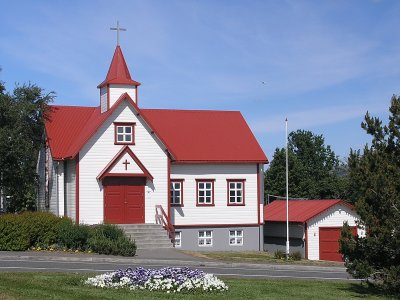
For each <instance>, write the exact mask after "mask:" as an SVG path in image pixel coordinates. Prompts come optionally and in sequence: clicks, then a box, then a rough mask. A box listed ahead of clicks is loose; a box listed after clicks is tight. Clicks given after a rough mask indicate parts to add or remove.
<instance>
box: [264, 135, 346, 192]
mask: <svg viewBox="0 0 400 300" xmlns="http://www.w3.org/2000/svg"><path fill="white" fill-rule="evenodd" d="M285 151H286V150H285V148H281V149H279V148H277V149H276V150H275V153H274V158H273V160H272V162H271V165H270V167H269V169H268V170H267V171H266V172H265V191H266V193H268V194H272V195H279V196H283V195H286V173H285V172H286V152H285ZM288 162H289V195H290V197H292V198H309V199H327V198H339V197H341V196H342V195H343V193H344V191H345V185H346V176H345V175H343V173H346V172H345V168H344V167H343V166H342V165H341V164H340V161H339V159H338V157H337V156H336V155H335V153H334V152H333V151H332V150H331V147H330V146H329V145H328V146H326V145H325V140H324V138H323V136H322V135H314V134H313V133H312V132H311V131H304V130H297V131H296V132H291V133H290V134H289V137H288Z"/></svg>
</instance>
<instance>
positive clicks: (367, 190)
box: [340, 96, 400, 294]
mask: <svg viewBox="0 0 400 300" xmlns="http://www.w3.org/2000/svg"><path fill="white" fill-rule="evenodd" d="M389 111H390V116H389V124H388V125H384V126H383V125H382V122H381V120H380V119H378V118H376V117H371V116H370V115H369V113H368V112H367V114H366V116H365V120H364V122H363V123H362V124H361V127H362V128H363V129H364V130H365V131H366V132H367V133H368V134H369V135H371V136H372V143H371V146H369V145H368V144H367V145H366V146H365V147H364V151H363V153H362V154H361V153H360V151H351V153H350V156H349V160H348V162H349V180H350V184H349V199H350V200H351V201H352V202H353V203H355V208H356V211H357V213H358V214H359V215H360V218H361V221H360V222H359V226H363V227H364V228H366V229H367V235H366V237H353V236H351V235H349V234H348V232H347V231H348V229H347V228H346V226H345V228H344V230H343V232H342V238H341V240H340V245H341V252H342V253H343V254H344V255H345V256H346V257H347V259H348V262H347V263H346V266H347V270H348V272H349V273H350V274H352V275H353V276H354V277H356V278H368V279H370V280H369V282H370V283H372V284H374V285H376V286H380V287H382V288H384V289H385V290H386V291H389V292H393V293H397V294H400V98H399V97H398V96H393V97H392V99H391V106H390V108H389ZM371 279H372V280H371Z"/></svg>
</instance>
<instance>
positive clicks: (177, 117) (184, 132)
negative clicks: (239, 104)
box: [46, 94, 268, 163]
mask: <svg viewBox="0 0 400 300" xmlns="http://www.w3.org/2000/svg"><path fill="white" fill-rule="evenodd" d="M125 100H127V101H128V102H129V103H131V105H132V106H133V107H134V108H135V110H137V112H138V114H139V115H141V116H142V118H143V119H144V121H145V122H146V123H148V125H149V126H150V127H151V128H152V129H153V130H154V132H155V133H156V135H157V136H158V137H159V138H160V140H161V141H162V142H163V143H164V145H165V146H166V147H167V148H168V149H169V151H170V152H171V153H172V154H173V156H174V159H175V160H176V161H178V162H194V163H196V162H262V163H267V162H268V159H267V157H266V156H265V154H264V152H263V151H262V149H261V147H260V145H259V144H258V142H257V140H256V138H255V137H254V135H253V133H252V132H251V130H250V128H249V127H248V125H247V123H246V121H245V120H244V119H243V116H242V115H241V113H240V112H233V111H198V110H197V111H196V110H161V109H139V108H138V107H137V106H136V104H135V103H134V102H133V101H132V99H130V98H129V96H128V95H127V94H124V95H122V96H121V97H120V99H119V100H118V101H117V103H116V104H114V105H113V107H112V108H111V109H110V110H108V111H107V112H105V113H103V114H102V113H101V112H100V108H99V107H71V106H51V111H50V113H49V121H48V122H46V133H47V137H48V142H49V145H50V149H51V152H52V155H53V157H54V158H55V159H64V158H71V157H73V156H75V155H76V154H77V153H78V152H79V151H80V149H81V148H82V147H83V146H84V144H85V143H86V142H87V140H88V139H89V138H90V137H91V136H92V135H93V134H94V133H95V132H96V131H97V130H98V128H99V127H100V125H101V124H103V122H104V121H105V120H106V119H107V118H108V117H109V116H110V115H111V113H112V112H113V111H114V110H115V108H116V107H118V106H119V105H120V103H122V102H123V101H125Z"/></svg>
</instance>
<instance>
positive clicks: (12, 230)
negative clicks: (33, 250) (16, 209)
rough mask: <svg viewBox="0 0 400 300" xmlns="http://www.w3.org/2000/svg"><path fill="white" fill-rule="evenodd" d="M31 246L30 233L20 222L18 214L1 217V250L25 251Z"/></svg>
mask: <svg viewBox="0 0 400 300" xmlns="http://www.w3.org/2000/svg"><path fill="white" fill-rule="evenodd" d="M29 246H30V239H29V234H28V232H27V231H26V229H25V228H23V227H22V226H21V224H20V222H19V216H18V215H12V214H6V215H3V216H1V217H0V250H1V251H25V250H27V249H28V248H29Z"/></svg>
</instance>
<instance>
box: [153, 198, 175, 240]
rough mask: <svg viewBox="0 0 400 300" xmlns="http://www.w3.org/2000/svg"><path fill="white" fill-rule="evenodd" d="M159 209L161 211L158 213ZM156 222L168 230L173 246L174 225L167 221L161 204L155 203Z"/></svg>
mask: <svg viewBox="0 0 400 300" xmlns="http://www.w3.org/2000/svg"><path fill="white" fill-rule="evenodd" d="M159 211H160V212H161V214H160V213H159ZM156 224H162V225H163V227H164V229H165V230H167V232H168V237H169V239H170V240H171V242H172V243H173V245H174V247H175V228H174V225H172V224H171V222H170V221H169V219H168V216H167V214H166V213H165V211H164V209H163V207H162V206H161V205H156Z"/></svg>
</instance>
